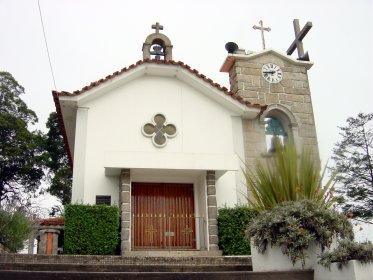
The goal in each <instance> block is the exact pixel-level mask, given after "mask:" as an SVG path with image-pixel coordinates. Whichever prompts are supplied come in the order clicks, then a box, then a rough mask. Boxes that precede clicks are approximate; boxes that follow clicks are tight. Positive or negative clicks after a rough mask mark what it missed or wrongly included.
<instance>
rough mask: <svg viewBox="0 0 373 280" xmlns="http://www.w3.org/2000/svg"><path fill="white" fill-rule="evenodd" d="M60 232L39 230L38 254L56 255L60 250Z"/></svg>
mask: <svg viewBox="0 0 373 280" xmlns="http://www.w3.org/2000/svg"><path fill="white" fill-rule="evenodd" d="M59 234H60V231H59V230H56V229H42V230H39V236H40V241H39V250H38V254H48V255H56V254H57V249H58V236H59Z"/></svg>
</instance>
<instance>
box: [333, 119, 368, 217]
mask: <svg viewBox="0 0 373 280" xmlns="http://www.w3.org/2000/svg"><path fill="white" fill-rule="evenodd" d="M340 129H341V132H340V135H341V136H342V141H340V142H338V143H336V145H335V148H334V150H333V153H334V155H333V157H332V158H333V160H334V161H335V171H336V173H337V176H336V181H337V182H339V183H340V184H338V188H337V192H338V193H340V194H341V197H340V200H339V201H340V203H341V205H342V209H343V211H344V212H346V213H351V214H352V215H353V217H354V218H361V219H364V220H370V219H372V218H373V162H372V152H373V114H372V113H371V114H363V113H360V114H358V116H357V117H356V118H352V117H351V118H348V119H347V125H346V126H344V127H340Z"/></svg>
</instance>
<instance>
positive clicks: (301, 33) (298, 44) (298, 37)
mask: <svg viewBox="0 0 373 280" xmlns="http://www.w3.org/2000/svg"><path fill="white" fill-rule="evenodd" d="M293 25H294V32H295V39H294V41H293V43H291V45H290V47H289V48H288V50H287V51H286V53H287V55H291V54H292V53H293V52H294V51H295V49H297V50H298V60H305V61H309V60H310V59H309V56H308V52H306V54H304V50H303V42H302V40H303V38H304V37H305V36H306V35H307V33H308V31H310V29H311V28H312V22H310V21H308V22H307V23H306V25H305V26H304V27H303V29H302V30H300V27H299V19H294V20H293Z"/></svg>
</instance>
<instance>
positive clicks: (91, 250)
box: [64, 204, 119, 255]
mask: <svg viewBox="0 0 373 280" xmlns="http://www.w3.org/2000/svg"><path fill="white" fill-rule="evenodd" d="M118 230H119V209H118V207H116V206H107V205H79V204H78V205H66V206H65V232H64V234H65V235H64V253H65V254H75V255H115V252H116V247H117V245H118V241H119V232H118Z"/></svg>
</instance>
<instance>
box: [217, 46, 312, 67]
mask: <svg viewBox="0 0 373 280" xmlns="http://www.w3.org/2000/svg"><path fill="white" fill-rule="evenodd" d="M267 54H272V55H274V56H277V57H279V58H281V59H283V60H285V61H287V62H289V63H291V64H293V65H296V66H303V67H305V68H306V69H307V70H309V69H310V68H311V67H312V66H313V62H312V61H302V60H297V59H294V58H292V57H291V56H287V55H284V54H282V53H281V52H279V51H277V50H275V49H265V50H263V51H260V52H253V53H249V54H228V56H227V57H226V59H225V60H224V62H223V65H222V66H221V68H220V72H229V71H230V70H231V69H232V66H233V65H234V63H235V61H236V60H245V61H250V60H253V59H256V58H259V57H261V56H264V55H267Z"/></svg>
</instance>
